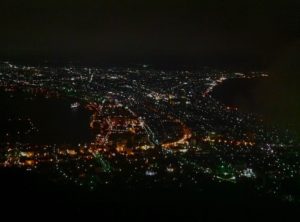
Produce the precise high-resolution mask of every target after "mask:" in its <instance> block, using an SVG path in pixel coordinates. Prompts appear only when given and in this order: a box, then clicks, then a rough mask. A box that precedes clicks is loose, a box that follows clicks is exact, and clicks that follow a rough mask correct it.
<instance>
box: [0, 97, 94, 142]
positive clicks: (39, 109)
mask: <svg viewBox="0 0 300 222" xmlns="http://www.w3.org/2000/svg"><path fill="white" fill-rule="evenodd" d="M72 102H74V101H72V100H67V99H59V98H43V97H33V96H31V95H29V94H24V93H21V92H4V91H0V124H1V127H0V138H1V139H2V141H1V142H3V139H5V135H6V134H7V133H9V135H11V137H12V138H10V140H11V141H12V140H21V141H18V142H30V143H36V144H70V145H76V144H78V143H87V142H90V141H91V139H92V134H91V131H90V129H89V121H90V116H91V113H90V112H89V111H87V110H85V109H84V108H83V107H79V108H78V109H76V110H74V109H71V108H70V104H71V103H72ZM27 119H30V120H31V122H32V123H33V126H34V127H35V128H36V129H38V130H33V132H31V133H29V134H28V135H22V133H23V132H24V131H27V129H29V128H30V126H28V123H27V122H26V121H22V120H27ZM18 120H21V121H18ZM24 124H27V126H24ZM12 131H13V132H12ZM15 131H19V132H20V135H19V137H18V138H13V135H15V134H16V132H15ZM15 142H16V141H15Z"/></svg>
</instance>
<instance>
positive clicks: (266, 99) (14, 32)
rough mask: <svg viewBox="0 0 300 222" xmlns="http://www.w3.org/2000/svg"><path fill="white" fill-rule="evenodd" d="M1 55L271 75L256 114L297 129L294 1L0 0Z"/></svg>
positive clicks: (299, 44)
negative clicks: (267, 73)
mask: <svg viewBox="0 0 300 222" xmlns="http://www.w3.org/2000/svg"><path fill="white" fill-rule="evenodd" d="M0 25H1V35H0V58H1V59H10V60H15V59H21V60H22V59H23V60H37V61H43V60H50V61H51V60H56V61H60V62H66V61H80V62H84V63H91V64H105V63H106V64H119V63H120V64H127V65H128V64H133V63H150V64H168V65H171V66H175V65H178V64H179V65H194V66H195V65H196V66H203V65H209V66H213V67H226V68H233V69H235V68H242V69H243V68H245V69H246V68H247V69H249V68H250V69H252V68H253V69H255V68H260V69H263V70H266V71H268V72H270V73H271V74H272V78H273V81H271V82H270V85H269V86H266V85H262V86H259V87H258V88H257V89H255V94H256V97H257V98H258V100H259V102H260V104H261V107H260V108H261V109H263V112H265V113H266V115H268V116H271V117H272V116H273V117H274V118H275V119H276V120H278V121H279V122H286V121H288V122H292V123H294V124H296V125H298V126H297V127H298V130H299V132H300V103H299V95H300V90H299V89H300V87H299V81H300V78H299V74H300V65H299V58H300V55H299V54H300V38H299V37H300V1H299V0H281V1H278V0H273V1H263V0H251V1H248V0H244V1H241V0H227V1H217V0H198V1H196V0H184V1H183V0H182V1H179V0H151V1H150V0H149V1H148V0H143V1H142V0H98V1H92V0H84V1H74V0H51V1H50V0H1V2H0Z"/></svg>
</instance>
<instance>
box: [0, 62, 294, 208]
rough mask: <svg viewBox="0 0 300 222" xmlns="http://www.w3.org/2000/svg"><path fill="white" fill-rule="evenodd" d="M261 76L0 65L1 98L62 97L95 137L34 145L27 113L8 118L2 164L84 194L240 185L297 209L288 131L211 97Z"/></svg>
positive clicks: (33, 128)
mask: <svg viewBox="0 0 300 222" xmlns="http://www.w3.org/2000/svg"><path fill="white" fill-rule="evenodd" d="M270 75H271V74H270ZM268 76H269V74H266V73H261V72H249V73H235V72H226V71H218V70H213V69H208V68H204V69H202V70H200V71H188V70H186V71H163V70H158V69H154V68H151V67H148V66H146V65H144V66H137V67H134V68H96V67H80V66H78V67H75V66H72V67H71V66H66V67H46V66H45V67H40V66H39V67H33V66H23V65H15V64H13V63H10V62H2V63H1V71H0V87H1V92H2V93H5V95H7V97H11V98H13V97H15V96H16V95H22V96H23V97H22V98H25V100H26V99H30V100H32V101H34V100H36V99H38V98H39V99H43V100H46V101H47V100H51V99H56V100H62V101H64V103H66V104H67V106H68V109H69V111H70V113H77V112H80V110H84V111H86V112H88V115H89V121H86V122H85V123H84V124H86V126H87V127H88V130H89V131H90V133H91V135H92V136H91V137H90V139H87V140H86V141H81V142H79V143H78V144H77V143H76V144H74V143H73V144H72V143H56V142H54V143H46V142H44V141H42V142H38V143H35V142H34V141H35V140H34V139H33V138H34V137H35V136H38V135H39V130H40V129H39V128H38V127H37V126H36V124H35V122H34V121H33V120H32V119H33V116H15V117H14V118H13V117H8V119H7V124H8V126H13V127H7V128H6V130H7V131H5V132H3V135H1V144H0V148H1V149H0V152H1V153H0V158H1V162H0V167H1V168H21V169H24V170H25V172H24V173H25V174H26V171H35V172H38V173H41V174H47V173H48V174H49V175H50V174H51V175H53V177H54V179H55V180H56V181H57V183H66V182H71V183H73V184H76V186H80V187H83V188H84V189H88V190H90V191H91V192H92V191H93V190H97V189H98V188H99V187H102V186H112V185H114V184H122V186H124V187H126V186H127V187H138V186H140V185H141V184H142V185H143V186H145V187H148V188H151V187H160V186H161V187H175V188H185V187H192V188H193V189H198V188H199V187H200V188H201V183H202V182H201V181H203V180H204V179H205V180H211V181H215V182H217V183H233V184H240V183H245V181H246V183H249V184H251V186H252V188H253V190H256V192H257V193H258V194H260V193H261V194H263V195H269V196H272V197H274V198H276V199H280V200H282V201H288V202H295V203H297V202H298V203H299V201H300V199H299V196H297V195H296V193H295V194H293V193H289V192H286V190H285V189H283V188H282V187H283V184H285V183H286V181H290V180H293V179H299V178H300V171H299V169H300V167H299V166H300V161H299V150H298V149H297V148H298V147H299V141H298V140H297V139H296V137H295V135H294V134H293V132H292V131H289V130H288V129H280V128H277V127H274V126H270V125H268V124H266V123H264V121H263V120H262V119H261V118H260V117H259V116H258V115H255V114H252V113H245V112H242V111H240V110H239V109H238V108H236V107H230V106H226V105H223V104H222V103H221V102H218V101H217V100H216V99H214V98H213V97H212V96H211V93H212V91H213V90H214V87H216V86H218V85H219V84H221V83H222V82H223V81H225V80H226V81H230V80H231V79H255V78H268ZM62 126H64V124H62ZM3 130H4V129H3ZM28 138H32V140H28Z"/></svg>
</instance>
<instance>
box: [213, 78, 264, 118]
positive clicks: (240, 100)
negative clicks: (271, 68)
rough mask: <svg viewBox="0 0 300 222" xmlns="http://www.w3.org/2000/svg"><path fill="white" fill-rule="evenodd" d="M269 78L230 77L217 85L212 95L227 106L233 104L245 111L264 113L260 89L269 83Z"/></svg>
mask: <svg viewBox="0 0 300 222" xmlns="http://www.w3.org/2000/svg"><path fill="white" fill-rule="evenodd" d="M269 82H270V79H268V78H254V79H228V80H226V81H225V82H224V83H222V84H221V85H218V86H217V87H215V89H214V90H213V92H212V96H213V97H214V98H215V99H217V100H218V101H220V102H222V103H223V104H225V105H227V106H233V107H237V108H239V109H241V110H242V111H244V112H252V113H256V114H259V115H263V114H264V110H263V109H262V106H261V104H260V103H261V100H259V99H258V93H259V92H258V90H260V89H261V87H262V86H263V85H267V84H269Z"/></svg>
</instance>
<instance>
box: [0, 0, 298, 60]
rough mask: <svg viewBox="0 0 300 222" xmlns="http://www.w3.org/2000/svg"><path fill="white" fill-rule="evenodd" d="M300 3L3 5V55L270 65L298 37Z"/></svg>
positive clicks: (16, 1)
mask: <svg viewBox="0 0 300 222" xmlns="http://www.w3.org/2000/svg"><path fill="white" fill-rule="evenodd" d="M298 2H299V1H297V0H282V1H276V0H275V1H262V0H251V1H247V0H246V1H237V0H228V1H217V0H205V1H202V0H198V1H196V0H185V1H179V0H151V1H148V0H144V1H141V0H98V1H92V0H84V1H74V0H51V1H50V0H43V1H40V0H1V3H0V10H1V12H0V24H1V27H2V29H1V35H0V44H1V45H0V56H2V57H11V58H14V57H21V58H22V57H25V58H26V57H28V56H30V57H36V58H42V57H43V58H47V59H55V58H58V59H78V60H86V61H93V62H98V61H109V62H149V63H151V62H158V63H160V62H162V63H164V62H168V63H178V62H179V61H180V62H181V63H188V64H201V65H224V64H225V65H226V64H230V65H232V64H237V65H239V64H242V65H243V64H246V65H248V64H250V65H252V64H259V65H261V64H262V65H265V64H269V63H271V62H272V61H273V59H274V58H275V57H277V56H280V55H281V53H282V51H284V50H287V48H289V47H292V46H293V44H295V42H296V41H297V40H299V14H300V8H299V6H300V4H299V3H298Z"/></svg>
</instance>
